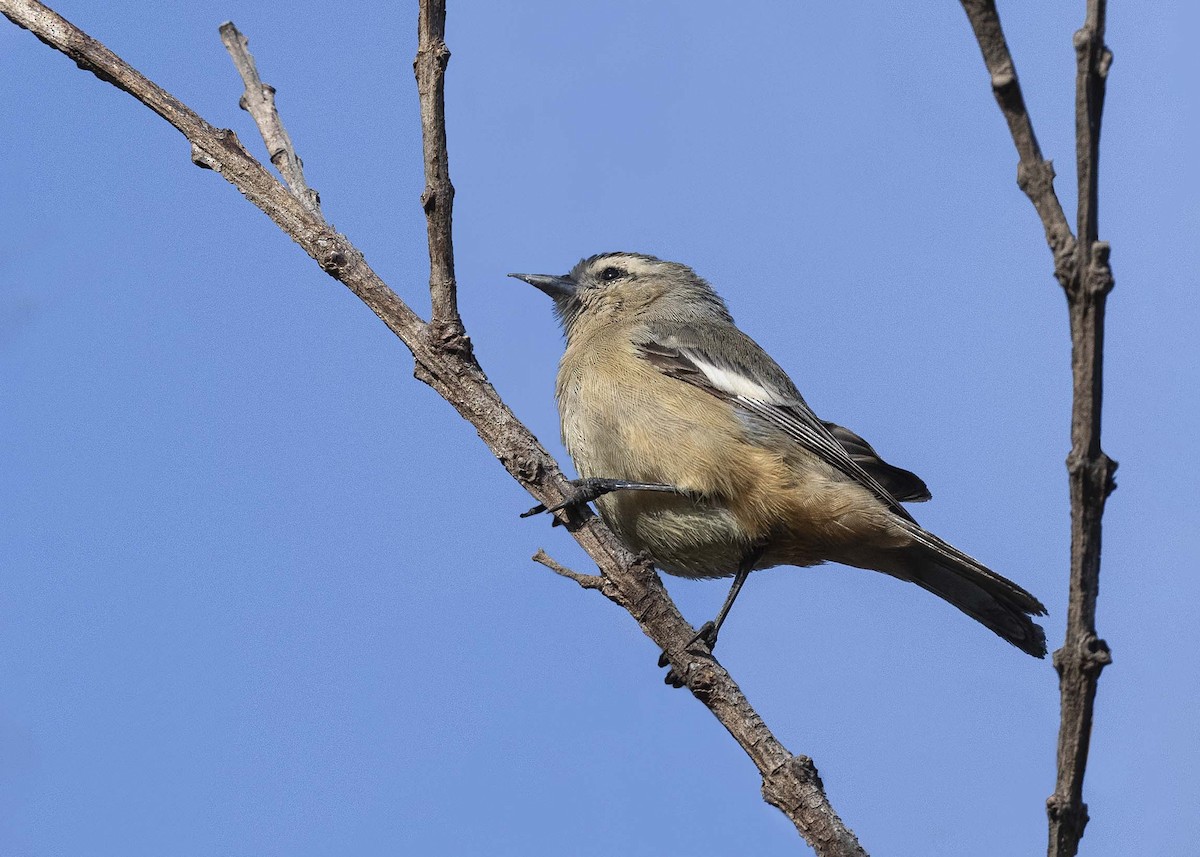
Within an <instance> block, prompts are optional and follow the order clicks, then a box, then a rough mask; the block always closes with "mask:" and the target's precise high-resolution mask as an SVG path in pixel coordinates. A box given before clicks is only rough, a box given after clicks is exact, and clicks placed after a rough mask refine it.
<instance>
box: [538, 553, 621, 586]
mask: <svg viewBox="0 0 1200 857" xmlns="http://www.w3.org/2000/svg"><path fill="white" fill-rule="evenodd" d="M531 558H532V559H533V561H534V562H537V563H541V564H542V565H544V566H546V568H548V569H550V570H551V571H553V572H554V573H555V574H560V575H562V576H563V577H565V578H567V579H568V580H573V581H575V582H576V583H578V584H579V585H580V586H582V587H583V588H584V589H600V590H603V589H604V575H601V574H580V573H579V572H578V571H572V570H571V569H569V568H567V567H566V566H565V565H560V564H559V563H557V562H555V561H554V559H553V558H552V557H551V556H550V555H549V554H548V553H546V551H545V550H544V549H542V548H538V551H537V553H535V554H534V555H533V556H532V557H531Z"/></svg>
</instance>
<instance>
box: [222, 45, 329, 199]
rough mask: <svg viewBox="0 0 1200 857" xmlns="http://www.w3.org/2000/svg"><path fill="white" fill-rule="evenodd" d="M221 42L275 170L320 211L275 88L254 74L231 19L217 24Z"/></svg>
mask: <svg viewBox="0 0 1200 857" xmlns="http://www.w3.org/2000/svg"><path fill="white" fill-rule="evenodd" d="M220 32H221V41H222V42H224V43H225V49H226V50H227V51H229V56H230V57H232V58H233V64H234V65H235V66H236V67H237V70H238V74H240V75H241V76H242V82H243V83H244V84H245V85H246V91H245V92H244V93H243V94H242V97H241V100H239V101H238V104H239V105H240V106H241V108H242V109H243V110H245V111H246V112H247V113H249V114H250V116H251V117H252V118H253V119H254V124H255V125H257V126H258V132H259V133H260V134H262V138H263V143H265V144H266V146H267V155H268V156H269V157H270V159H271V163H272V164H274V165H275V169H277V170H279V174H280V175H281V176H283V180H284V181H285V182H287V186H288V187H289V188H290V189H291V191H292V193H293V194H295V195H296V197H297V198H299V200H300V202H301V203H303V204H304V207H305V208H307V209H308V210H309V211H311V212H312V213H313V214H320V212H321V196H320V194H318V193H317V192H316V191H315V190H313V189H312V188H310V187H309V186H308V183H307V182H305V181H304V163H303V162H302V161H301V160H300V156H299V155H297V154H296V147H295V146H293V145H292V138H291V137H289V136H288V132H287V129H285V128H284V127H283V120H282V119H280V118H279V111H277V110H276V109H275V87H273V86H271V85H270V84H269V83H263V81H262V78H261V77H259V76H258V67H257V66H256V65H255V64H254V57H253V55H251V53H250V49H249V47H248V46H249V44H250V43H249V41H248V40H247V39H246V37H245V36H243V35H242V34H241V32H239V31H238V28H237V27H235V26H234V24H233V21H226V22H225V23H224V24H222V25H221V27H220Z"/></svg>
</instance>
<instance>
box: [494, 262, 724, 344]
mask: <svg viewBox="0 0 1200 857" xmlns="http://www.w3.org/2000/svg"><path fill="white" fill-rule="evenodd" d="M509 276H510V277H516V278H517V279H518V280H524V281H525V282H526V283H529V284H530V285H532V286H536V287H537V288H539V289H541V290H542V291H543V292H545V293H546V294H548V295H549V296H550V297H551V298H553V299H554V311H555V314H556V315H558V319H559V321H560V322H561V323H562V327H563V332H564V333H565V334H566V335H567V338H568V339H570V338H571V337H572V336H575V335H578V334H579V333H580V332H582V331H584V330H590V329H592V328H593V326H594V325H602V324H636V323H638V322H639V321H642V320H649V319H664V320H666V319H671V320H682V321H686V320H688V319H691V318H704V317H708V318H711V317H712V316H713V314H714V313H717V314H719V316H720V317H721V318H723V319H728V318H729V312H728V311H727V310H726V309H725V303H724V302H723V301H722V300H721V298H720V297H719V296H718V295H717V293H716V292H714V291H713V290H712V287H711V286H710V285H709V284H708V283H706V282H705V281H704V280H703V279H701V278H700V277H698V276H697V275H696V272H695V271H693V270H692V269H691V268H689V267H688V266H687V265H681V264H679V263H678V262H665V261H663V260H662V259H658V258H655V257H654V256H646V255H644V254H641V253H600V254H598V255H596V256H589V257H588V258H586V259H583V260H581V261H580V262H579V264H577V265H576V266H575V267H574V268H572V269H571V271H570V273H568V274H561V275H555V274H509Z"/></svg>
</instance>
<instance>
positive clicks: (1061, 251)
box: [962, 0, 1117, 857]
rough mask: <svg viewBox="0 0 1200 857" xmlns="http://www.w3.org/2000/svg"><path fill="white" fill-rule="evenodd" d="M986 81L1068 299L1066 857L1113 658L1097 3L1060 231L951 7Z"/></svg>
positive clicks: (996, 72) (1079, 818) (1019, 117)
mask: <svg viewBox="0 0 1200 857" xmlns="http://www.w3.org/2000/svg"><path fill="white" fill-rule="evenodd" d="M962 5H963V8H964V9H965V10H966V12H967V17H968V18H970V20H971V27H972V28H973V29H974V31H975V37H976V39H978V41H979V47H980V49H981V50H982V51H983V58H984V62H985V63H986V64H987V67H988V71H989V72H991V75H992V89H993V91H994V92H995V94H996V101H997V102H998V103H999V104H1000V109H1001V110H1002V111H1003V112H1004V117H1005V119H1006V120H1007V121H1008V126H1009V130H1010V131H1011V132H1012V136H1013V142H1014V143H1015V144H1016V147H1017V152H1018V153H1019V154H1020V158H1021V163H1020V167H1019V168H1018V178H1017V183H1018V184H1019V185H1020V186H1021V189H1022V190H1024V191H1025V193H1026V194H1027V195H1028V196H1029V198H1030V200H1031V201H1032V202H1033V205H1034V208H1036V209H1037V211H1038V215H1039V216H1040V217H1041V219H1042V225H1043V226H1044V228H1045V230H1046V241H1047V243H1048V244H1049V245H1050V249H1051V251H1053V253H1054V273H1055V276H1056V277H1057V279H1058V281H1059V283H1060V284H1061V285H1062V287H1063V290H1064V292H1065V293H1066V297H1067V313H1068V316H1069V318H1070V327H1071V370H1072V378H1073V386H1074V395H1073V397H1072V405H1071V452H1070V454H1069V455H1068V456H1067V473H1068V479H1069V482H1070V491H1071V574H1070V596H1069V604H1068V608H1067V634H1066V641H1065V642H1064V643H1063V647H1062V648H1061V649H1059V650H1058V651H1056V652H1055V653H1054V667H1055V669H1056V670H1057V671H1058V676H1059V692H1060V695H1061V698H1062V702H1061V714H1060V724H1059V733H1058V777H1057V782H1056V784H1055V789H1054V794H1052V795H1051V796H1050V798H1049V799H1048V800H1047V801H1046V812H1047V815H1048V817H1049V821H1050V835H1049V839H1050V842H1049V848H1048V854H1049V855H1050V857H1074V855H1075V854H1076V853H1077V852H1078V850H1079V840H1080V839H1081V838H1082V837H1083V830H1084V827H1085V826H1086V825H1087V821H1088V813H1087V805H1086V804H1085V803H1084V802H1083V776H1084V771H1085V770H1086V768H1087V756H1088V748H1089V743H1090V738H1091V732H1092V714H1093V708H1094V704H1095V699H1096V683H1097V681H1098V680H1099V677H1100V671H1101V670H1102V669H1103V668H1104V666H1105V665H1106V664H1109V663H1111V662H1112V655H1111V653H1110V652H1109V648H1108V644H1107V643H1105V642H1104V640H1102V639H1100V638H1099V637H1098V636H1097V634H1096V595H1097V592H1098V589H1099V583H1100V542H1101V539H1100V536H1101V519H1102V517H1103V515H1104V504H1105V501H1106V500H1107V498H1108V496H1109V494H1111V493H1112V492H1113V490H1114V489H1115V488H1116V483H1115V482H1114V481H1113V474H1114V473H1115V471H1116V469H1117V463H1116V462H1115V461H1113V460H1112V459H1111V458H1109V457H1108V456H1107V455H1105V454H1104V451H1103V450H1102V449H1101V448H1100V406H1101V401H1102V394H1103V368H1104V363H1103V357H1104V311H1105V304H1106V301H1107V297H1108V293H1109V292H1110V291H1112V287H1113V276H1112V270H1111V268H1110V267H1109V263H1108V257H1109V246H1108V244H1107V242H1104V241H1099V240H1097V235H1098V231H1099V227H1098V217H1097V214H1098V199H1099V195H1098V187H1099V183H1098V175H1099V173H1098V170H1099V163H1100V117H1101V114H1102V111H1103V109H1104V89H1105V81H1106V79H1107V77H1108V69H1109V66H1110V65H1111V63H1112V52H1111V51H1109V50H1108V48H1107V47H1106V46H1105V44H1104V18H1105V6H1106V2H1105V0H1087V16H1086V19H1085V21H1084V25H1083V27H1082V28H1081V29H1080V30H1079V31H1078V32H1076V33H1075V37H1074V44H1075V56H1076V79H1075V161H1076V178H1077V181H1078V187H1079V202H1078V212H1077V222H1076V230H1077V234H1078V236H1079V237H1078V239H1076V238H1074V237H1073V236H1072V235H1071V231H1070V227H1069V226H1068V225H1067V222H1066V217H1065V215H1064V214H1063V211H1062V206H1061V205H1060V204H1059V202H1058V198H1057V196H1055V194H1054V186H1053V179H1054V170H1053V168H1052V167H1051V166H1050V164H1049V162H1048V161H1044V160H1042V155H1041V151H1040V149H1039V148H1038V145H1037V138H1036V137H1034V134H1033V125H1032V123H1031V122H1030V120H1029V114H1028V113H1027V112H1026V110H1025V100H1024V97H1023V96H1022V94H1021V88H1020V84H1019V83H1018V82H1017V75H1016V70H1015V68H1014V67H1013V62H1012V56H1011V55H1010V54H1009V52H1008V45H1007V44H1006V43H1005V40H1004V33H1003V31H1002V30H1001V28H1000V19H999V17H998V15H997V13H996V6H995V3H994V2H993V0H962Z"/></svg>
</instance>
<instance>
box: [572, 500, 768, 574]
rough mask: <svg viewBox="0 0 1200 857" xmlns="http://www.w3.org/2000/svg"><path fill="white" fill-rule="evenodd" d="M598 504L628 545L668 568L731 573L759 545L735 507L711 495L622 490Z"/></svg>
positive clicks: (670, 570) (679, 571)
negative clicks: (695, 496)
mask: <svg viewBox="0 0 1200 857" xmlns="http://www.w3.org/2000/svg"><path fill="white" fill-rule="evenodd" d="M596 505H597V506H598V507H599V508H600V514H601V516H602V517H603V518H604V522H605V523H606V524H608V526H609V527H610V528H611V529H612V530H613V531H614V532H615V533H616V534H617V536H618V537H619V538H620V539H621V541H622V542H623V543H624V544H625V545H626V546H627V547H629V548H630V549H631V550H634V551H645V552H646V553H648V554H649V555H650V557H651V559H653V561H654V564H655V566H657V567H658V568H659V569H661V570H662V571H665V572H667V573H668V574H674V575H677V576H680V577H728V576H731V575H733V574H734V573H735V572H737V570H738V568H739V567H740V566H741V564H742V563H743V562H744V561H745V559H746V557H747V556H749V555H750V554H751V553H752V552H753V550H754V547H755V546H754V544H752V543H751V541H750V540H748V539H747V538H746V534H745V528H744V527H742V526H741V524H740V523H739V522H738V520H737V518H736V517H735V516H734V514H733V512H731V511H730V510H729V509H728V508H726V507H725V506H723V505H721V504H720V503H716V502H712V501H710V500H702V499H693V498H691V497H673V496H670V495H664V494H660V493H651V492H646V491H619V492H616V493H614V494H610V495H608V496H606V497H602V498H601V499H600V500H599V501H597V504H596ZM759 567H765V566H761V565H760V566H759Z"/></svg>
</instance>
